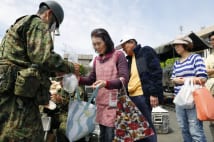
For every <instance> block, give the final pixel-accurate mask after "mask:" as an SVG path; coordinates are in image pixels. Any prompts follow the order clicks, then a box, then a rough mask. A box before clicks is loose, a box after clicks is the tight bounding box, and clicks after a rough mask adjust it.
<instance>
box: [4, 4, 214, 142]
mask: <svg viewBox="0 0 214 142" xmlns="http://www.w3.org/2000/svg"><path fill="white" fill-rule="evenodd" d="M63 19H64V11H63V8H62V7H61V6H60V4H59V3H57V2H55V1H46V2H42V3H40V5H39V10H38V12H37V14H35V15H29V16H23V17H21V18H18V19H17V20H16V22H15V23H14V24H13V25H12V26H11V27H10V28H9V29H8V30H7V32H6V34H5V36H4V38H3V39H2V41H1V45H0V141H1V142H43V141H44V131H43V128H42V122H41V115H40V110H39V105H47V104H48V103H49V100H50V99H51V100H52V101H54V102H57V103H62V102H63V98H62V97H61V96H59V95H56V93H52V94H50V92H49V89H50V85H51V82H50V80H49V78H50V77H57V76H58V75H62V74H67V73H73V74H75V75H76V76H77V78H78V81H79V84H80V85H91V86H99V91H98V96H97V97H96V107H97V114H96V122H97V123H98V124H99V128H100V139H99V141H100V142H112V141H113V140H114V136H115V133H114V132H115V131H114V130H115V119H116V109H117V107H112V106H111V104H110V102H111V100H110V99H111V98H112V96H113V97H115V98H117V94H118V90H119V89H121V88H122V87H123V84H124V85H125V86H126V89H127V92H128V94H129V97H130V99H131V100H132V101H133V103H134V104H135V105H136V106H137V108H138V109H139V110H140V111H141V113H142V114H143V115H144V116H145V118H146V119H147V120H148V122H149V125H150V126H151V128H152V129H153V131H154V135H152V136H150V137H147V138H144V139H141V140H138V142H157V134H156V132H155V128H154V126H153V123H152V118H151V111H152V108H153V107H156V106H158V105H159V104H160V103H162V102H163V88H162V69H161V66H160V61H159V58H158V56H157V54H156V52H155V50H154V49H153V48H152V47H150V46H144V47H142V46H141V45H140V44H139V43H138V41H137V39H136V38H135V37H132V36H124V37H123V38H122V39H121V41H120V44H119V45H117V46H115V45H114V42H113V40H112V39H111V36H110V34H109V33H108V31H106V30H105V29H103V28H97V29H94V30H93V31H92V32H91V41H92V45H93V48H94V50H95V52H96V53H97V54H98V55H97V57H96V58H95V59H94V62H93V68H92V71H91V72H90V74H89V75H88V76H80V74H79V70H80V65H78V64H75V63H72V62H68V61H65V60H63V59H62V57H61V56H60V55H59V54H57V53H55V52H54V44H53V40H52V33H53V32H55V30H57V29H58V28H59V27H60V24H61V23H62V21H63ZM209 38H210V43H211V45H212V47H214V33H213V34H212V35H210V37H209ZM172 45H173V47H174V49H175V51H176V52H177V54H178V55H180V58H179V59H178V60H177V61H176V62H175V63H174V66H173V73H172V76H171V79H172V82H173V83H174V84H175V89H174V90H175V95H177V93H178V92H179V90H180V88H181V87H182V85H183V84H184V81H185V79H186V78H190V77H191V78H193V79H194V82H195V83H196V84H197V83H203V84H205V83H206V81H207V79H208V81H207V83H206V85H207V86H212V84H213V83H214V81H213V80H212V78H213V74H214V57H213V54H211V55H210V56H209V57H208V58H207V60H206V61H205V62H204V61H203V59H202V57H201V56H200V55H198V54H194V53H191V51H192V48H193V47H194V46H193V42H192V40H191V38H189V37H187V36H186V37H180V38H176V39H175V40H174V41H173V43H172ZM120 49H122V50H123V51H124V52H125V53H126V55H127V58H126V57H125V54H124V52H122V51H121V50H120ZM208 88H209V89H210V91H211V92H212V93H213V94H214V92H213V88H212V87H208ZM68 99H69V97H68ZM175 108H176V117H177V121H178V124H179V126H180V128H181V132H182V136H183V141H184V142H196V141H198V142H206V137H205V134H204V130H203V122H202V121H200V120H198V119H197V115H196V108H195V107H193V108H182V107H180V106H178V105H176V107H175ZM210 128H211V132H212V134H213V133H214V129H213V128H214V124H213V123H212V122H211V123H210ZM60 140H62V139H58V141H60Z"/></svg>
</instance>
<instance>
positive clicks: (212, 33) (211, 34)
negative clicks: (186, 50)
mask: <svg viewBox="0 0 214 142" xmlns="http://www.w3.org/2000/svg"><path fill="white" fill-rule="evenodd" d="M212 36H214V31H213V32H211V33H210V34H209V36H208V37H209V39H210V38H211V37H212Z"/></svg>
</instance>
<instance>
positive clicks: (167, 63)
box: [160, 58, 178, 68]
mask: <svg viewBox="0 0 214 142" xmlns="http://www.w3.org/2000/svg"><path fill="white" fill-rule="evenodd" d="M177 59H178V58H170V59H167V60H166V61H165V62H161V63H160V64H161V68H166V67H170V66H173V64H174V62H175V61H176V60H177Z"/></svg>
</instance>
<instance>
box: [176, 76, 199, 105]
mask: <svg viewBox="0 0 214 142" xmlns="http://www.w3.org/2000/svg"><path fill="white" fill-rule="evenodd" d="M199 87H200V85H194V84H193V79H191V78H187V79H185V81H184V85H183V86H182V87H181V89H180V91H179V92H178V94H177V95H176V96H175V98H174V100H173V103H174V104H176V105H178V106H181V107H183V108H185V109H191V108H193V107H194V99H193V95H192V94H193V91H194V90H195V89H197V88H199Z"/></svg>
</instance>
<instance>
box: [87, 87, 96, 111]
mask: <svg viewBox="0 0 214 142" xmlns="http://www.w3.org/2000/svg"><path fill="white" fill-rule="evenodd" d="M98 90H99V86H97V87H96V88H95V90H94V91H93V93H92V95H91V97H90V99H89V100H88V102H87V104H86V106H85V109H88V106H89V105H90V104H91V102H92V100H93V99H94V98H96V97H97V95H98Z"/></svg>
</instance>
